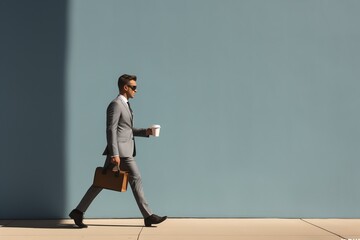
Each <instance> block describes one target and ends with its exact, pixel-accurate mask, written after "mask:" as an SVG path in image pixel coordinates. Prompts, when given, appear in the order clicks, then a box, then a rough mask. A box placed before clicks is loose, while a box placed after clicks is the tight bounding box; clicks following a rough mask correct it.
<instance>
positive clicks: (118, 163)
mask: <svg viewBox="0 0 360 240" xmlns="http://www.w3.org/2000/svg"><path fill="white" fill-rule="evenodd" d="M111 162H112V163H113V164H115V165H120V157H119V156H113V157H111Z"/></svg>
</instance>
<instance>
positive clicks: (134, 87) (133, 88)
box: [127, 85, 136, 91]
mask: <svg viewBox="0 0 360 240" xmlns="http://www.w3.org/2000/svg"><path fill="white" fill-rule="evenodd" d="M127 86H128V87H129V88H131V89H132V90H133V91H135V90H136V86H131V85H127Z"/></svg>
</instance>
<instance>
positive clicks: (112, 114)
mask: <svg viewBox="0 0 360 240" xmlns="http://www.w3.org/2000/svg"><path fill="white" fill-rule="evenodd" d="M120 116H121V108H120V106H119V104H118V103H117V102H111V103H110V105H109V106H108V108H107V110H106V140H107V153H108V155H110V156H115V155H119V147H118V143H117V128H118V123H119V120H120Z"/></svg>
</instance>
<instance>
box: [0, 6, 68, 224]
mask: <svg viewBox="0 0 360 240" xmlns="http://www.w3.org/2000/svg"><path fill="white" fill-rule="evenodd" d="M66 5H67V2H66V1H57V0H53V1H49V0H37V1H27V0H1V1H0V29H1V30H0V31H1V32H0V34H1V37H0V53H1V54H0V81H1V82H0V107H1V108H0V111H1V115H0V147H1V155H0V164H1V166H0V189H1V197H0V219H18V218H22V219H26V218H32V219H34V218H58V217H63V214H64V207H65V199H66V196H65V194H66V192H65V181H64V180H65V172H64V170H65V166H64V164H65V159H64V157H65V152H64V132H65V129H64V127H65V124H64V119H65V116H64V112H65V109H64V94H65V93H64V89H65V79H64V76H65V71H64V70H65V68H64V67H65V47H66V46H65V40H66V7H67V6H66Z"/></svg>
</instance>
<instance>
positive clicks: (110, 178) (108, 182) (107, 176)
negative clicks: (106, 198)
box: [93, 167, 128, 192]
mask: <svg viewBox="0 0 360 240" xmlns="http://www.w3.org/2000/svg"><path fill="white" fill-rule="evenodd" d="M127 185H128V173H127V172H124V171H120V168H119V167H118V171H116V172H114V171H112V170H111V169H107V168H103V167H97V168H96V170H95V176H94V182H93V186H96V187H102V188H105V189H109V190H114V191H118V192H125V191H126V190H127Z"/></svg>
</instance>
